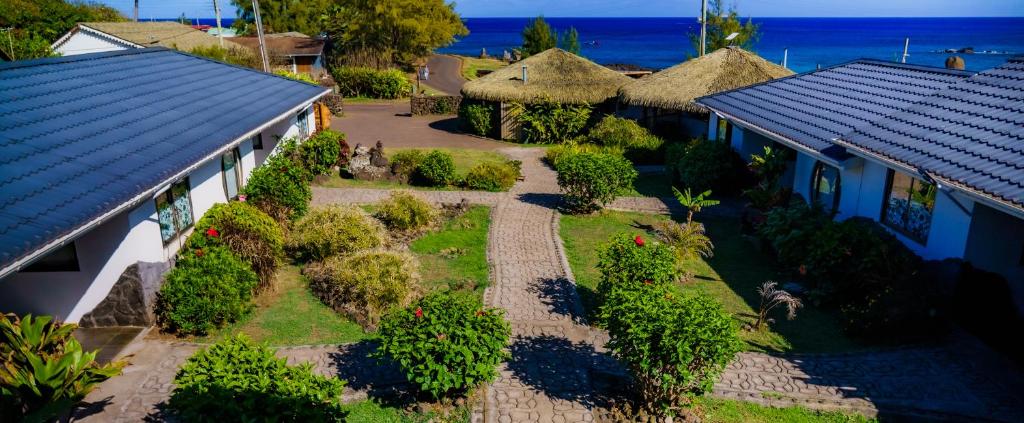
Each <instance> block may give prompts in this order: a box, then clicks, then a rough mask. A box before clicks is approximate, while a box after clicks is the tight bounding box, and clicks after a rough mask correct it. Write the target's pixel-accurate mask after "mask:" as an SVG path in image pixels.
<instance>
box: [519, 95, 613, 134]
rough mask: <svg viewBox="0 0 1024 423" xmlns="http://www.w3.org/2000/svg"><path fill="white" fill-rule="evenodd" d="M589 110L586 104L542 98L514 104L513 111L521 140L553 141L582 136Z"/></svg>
mask: <svg viewBox="0 0 1024 423" xmlns="http://www.w3.org/2000/svg"><path fill="white" fill-rule="evenodd" d="M592 111H593V108H592V107H590V106H589V105H575V104H562V103H557V102H554V101H541V102H537V103H533V104H526V105H523V104H516V105H515V108H514V112H513V113H514V114H515V115H516V119H518V120H519V124H520V125H521V128H522V133H523V136H522V141H523V142H524V143H527V144H556V143H562V142H565V141H568V140H570V139H573V138H576V137H577V136H579V135H581V134H582V133H583V129H584V128H585V127H586V126H587V122H588V121H589V120H590V113H591V112H592Z"/></svg>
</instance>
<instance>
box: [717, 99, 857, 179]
mask: <svg viewBox="0 0 1024 423" xmlns="http://www.w3.org/2000/svg"><path fill="white" fill-rule="evenodd" d="M701 106H703V107H705V108H707V109H708V110H710V111H711V112H712V113H714V114H715V115H718V116H719V117H721V118H724V119H726V120H728V121H730V122H733V123H734V124H736V125H738V126H740V127H742V128H744V129H747V130H750V131H753V132H755V133H757V134H758V135H761V136H763V137H765V138H768V139H770V140H772V141H775V142H777V143H779V144H783V145H785V146H787V147H790V148H792V149H794V150H797V151H799V152H801V153H804V154H806V155H808V156H811V157H813V158H815V159H816V160H820V161H822V162H824V163H827V164H829V165H832V166H835V167H838V168H844V167H845V166H844V163H845V162H846V161H845V160H843V161H840V160H836V159H835V158H832V157H829V156H826V155H824V154H822V153H821V152H820V151H817V150H815V149H813V148H810V147H808V146H806V145H803V144H801V143H799V142H796V141H795V140H792V139H790V138H787V137H785V136H782V135H780V134H777V133H774V132H771V131H768V130H766V129H764V128H761V127H760V126H757V125H755V124H753V123H750V122H747V121H745V120H743V119H740V118H738V117H736V116H733V115H731V114H729V113H725V112H722V111H720V110H717V109H715V108H714V107H711V106H708V105H707V104H701Z"/></svg>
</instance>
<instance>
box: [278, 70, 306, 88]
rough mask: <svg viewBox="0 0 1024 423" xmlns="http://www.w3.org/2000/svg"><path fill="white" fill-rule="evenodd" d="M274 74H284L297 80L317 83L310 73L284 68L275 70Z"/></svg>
mask: <svg viewBox="0 0 1024 423" xmlns="http://www.w3.org/2000/svg"><path fill="white" fill-rule="evenodd" d="M274 75H277V76H283V77H285V78H288V79H294V80H296V81H302V82H308V83H310V84H313V85H316V81H314V80H313V77H312V76H309V74H308V73H301V72H300V73H295V72H290V71H287V70H284V69H278V70H276V71H274Z"/></svg>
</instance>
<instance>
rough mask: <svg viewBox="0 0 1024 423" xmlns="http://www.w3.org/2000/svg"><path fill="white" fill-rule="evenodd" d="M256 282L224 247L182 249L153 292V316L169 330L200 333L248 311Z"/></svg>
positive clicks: (253, 276)
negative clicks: (173, 264) (174, 263)
mask: <svg viewBox="0 0 1024 423" xmlns="http://www.w3.org/2000/svg"><path fill="white" fill-rule="evenodd" d="M258 284H259V277H258V276H256V273H254V272H253V271H252V269H251V268H250V267H249V264H248V263H246V262H244V261H242V259H240V258H238V257H236V256H235V255H234V254H233V253H232V252H231V250H229V249H227V248H226V247H223V246H219V245H210V246H207V247H206V248H202V249H198V248H197V249H195V250H183V251H181V252H179V253H178V262H177V264H176V265H175V266H174V269H171V271H170V272H168V273H167V276H166V279H165V281H164V284H163V286H161V287H160V292H158V293H157V307H156V314H157V318H158V320H159V321H160V323H161V325H162V326H163V327H164V328H165V329H167V330H169V331H172V332H177V333H180V334H195V335H204V334H206V333H207V332H209V331H210V330H211V329H215V328H219V327H222V326H224V325H225V324H227V323H231V322H234V321H236V320H238V318H240V317H242V316H244V315H246V314H248V313H249V311H251V310H252V308H253V302H252V294H253V289H255V288H256V286H257V285H258Z"/></svg>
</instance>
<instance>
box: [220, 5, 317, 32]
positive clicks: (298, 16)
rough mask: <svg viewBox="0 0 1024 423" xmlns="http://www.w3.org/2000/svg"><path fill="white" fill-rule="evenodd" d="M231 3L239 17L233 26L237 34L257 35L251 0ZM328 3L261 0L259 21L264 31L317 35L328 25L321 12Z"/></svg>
mask: <svg viewBox="0 0 1024 423" xmlns="http://www.w3.org/2000/svg"><path fill="white" fill-rule="evenodd" d="M231 4H232V6H234V8H235V11H236V12H237V16H238V18H237V19H235V21H234V23H233V24H232V27H234V28H235V29H237V30H238V31H239V33H240V34H248V35H256V24H255V22H256V16H255V14H253V9H252V5H253V3H252V2H251V1H246V0H231ZM331 4H332V0H303V1H301V2H292V1H289V0H262V1H260V20H261V21H262V23H263V30H264V31H265V32H267V33H274V32H289V31H294V32H301V33H303V34H309V35H316V34H320V33H321V32H323V31H324V27H325V25H326V24H327V22H326V18H327V17H326V16H325V14H324V12H325V11H326V10H329V9H330V7H331Z"/></svg>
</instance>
